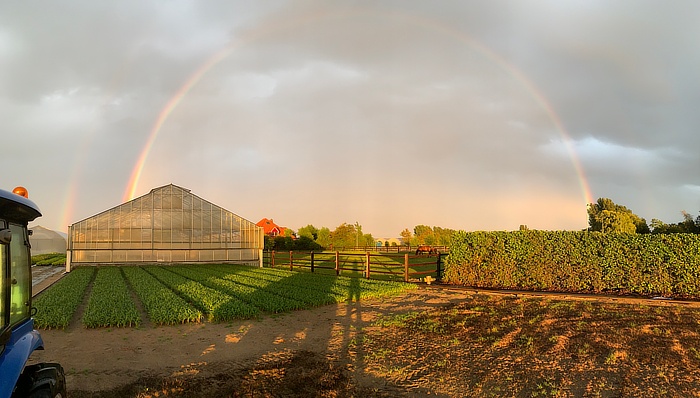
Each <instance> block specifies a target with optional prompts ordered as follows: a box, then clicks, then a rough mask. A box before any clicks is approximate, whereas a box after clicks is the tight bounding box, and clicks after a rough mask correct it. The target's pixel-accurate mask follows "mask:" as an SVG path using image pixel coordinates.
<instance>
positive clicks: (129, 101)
mask: <svg viewBox="0 0 700 398" xmlns="http://www.w3.org/2000/svg"><path fill="white" fill-rule="evenodd" d="M698 16H700V2H697V1H695V0H688V1H679V0H671V1H660V0H658V1H645V0H634V1H626V0H619V1H614V2H612V1H596V0H585V1H561V0H551V1H546V0H537V1H527V0H524V1H522V0H518V1H504V0H495V1H494V0H488V1H486V0H484V1H412V0H398V1H342V2H341V1H274V0H272V1H265V2H260V1H231V0H220V1H217V0H212V1H194V0H192V1H183V0H173V1H153V0H123V1H118V2H95V1H91V0H70V1H60V0H59V1H53V0H52V1H48V0H36V1H5V2H2V3H0V117H1V122H0V123H1V124H0V125H1V126H2V130H1V131H2V132H1V134H2V137H3V140H2V149H3V150H2V156H0V169H1V170H3V172H2V175H1V177H0V181H1V182H2V183H1V184H0V187H1V188H2V189H6V190H11V189H12V188H13V187H15V186H17V185H22V186H24V187H26V188H27V189H28V191H29V195H30V199H32V200H33V201H34V202H35V203H37V204H38V205H39V207H40V208H41V210H42V213H43V216H42V217H41V218H40V219H38V220H37V221H36V222H35V224H38V225H43V226H44V227H47V228H50V229H54V230H57V231H62V232H65V231H67V228H68V225H70V224H73V223H75V222H77V221H80V220H82V219H85V218H88V217H90V216H92V215H95V214H97V213H100V212H102V211H104V210H107V209H109V208H112V207H114V206H117V205H119V204H121V203H123V202H125V201H127V200H130V199H132V198H135V197H138V196H141V195H144V194H146V193H148V192H150V190H151V189H153V188H157V187H160V186H163V185H167V184H171V183H172V184H175V185H178V186H181V187H183V188H186V189H189V190H191V191H192V193H194V194H195V195H197V196H200V197H202V198H204V199H206V200H209V201H211V202H213V203H215V204H217V205H219V206H221V207H223V208H225V209H227V210H229V211H232V212H233V213H236V214H238V215H239V216H241V217H243V218H246V219H248V220H250V221H253V222H257V221H259V220H260V219H262V218H263V217H266V218H272V219H274V220H275V222H276V223H277V224H279V225H281V226H285V227H288V228H291V229H293V230H297V229H299V228H301V227H303V226H306V225H309V224H311V225H314V226H316V227H318V228H320V227H328V228H330V229H331V230H333V229H335V227H337V226H338V225H340V224H342V223H348V224H355V223H359V224H360V225H361V226H362V229H363V232H364V233H371V234H372V235H373V236H375V237H396V236H399V234H400V232H401V231H402V230H403V229H405V228H408V229H409V230H412V229H413V227H414V226H416V225H428V226H439V227H443V228H451V229H456V230H467V231H473V230H515V229H518V228H519V226H520V225H527V226H528V227H529V228H530V229H544V230H579V229H584V228H586V226H587V215H586V204H587V203H590V202H592V201H595V200H596V199H597V198H601V197H606V198H610V199H612V200H613V201H614V202H615V203H618V204H622V205H624V206H627V207H628V208H629V209H631V210H632V211H633V212H634V213H636V214H638V215H639V216H641V217H644V218H646V219H647V221H648V222H650V221H651V219H653V218H656V219H660V220H662V221H664V222H666V223H674V222H679V221H682V219H683V217H682V215H681V211H687V212H689V213H690V214H692V215H695V216H697V215H699V214H700V173H699V172H698V170H700V150H699V149H700V131H698V127H699V126H700V112H698V109H700V78H698V73H699V72H698V71H700V42H699V41H698V38H699V37H700V24H698V23H697V19H698Z"/></svg>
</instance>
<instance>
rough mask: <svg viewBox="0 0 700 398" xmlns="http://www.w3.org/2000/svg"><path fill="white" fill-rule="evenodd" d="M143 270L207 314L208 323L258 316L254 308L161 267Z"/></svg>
mask: <svg viewBox="0 0 700 398" xmlns="http://www.w3.org/2000/svg"><path fill="white" fill-rule="evenodd" d="M144 269H145V270H146V271H147V272H149V273H150V274H151V275H153V276H154V277H156V279H158V280H159V281H161V282H162V283H163V284H165V285H166V286H168V287H169V288H171V289H173V290H174V291H175V292H177V293H178V294H179V295H180V296H181V297H183V298H184V299H186V300H188V301H189V302H190V303H192V305H194V306H195V307H197V308H198V309H200V310H201V311H203V312H204V313H205V314H207V318H208V319H209V320H210V321H216V322H224V321H230V320H233V319H247V318H253V317H255V316H257V315H258V314H259V310H258V309H257V308H256V307H253V306H251V305H249V304H247V303H245V302H243V301H241V300H239V299H237V298H235V297H232V296H231V295H228V294H225V293H223V292H220V291H218V290H215V289H212V288H210V287H207V286H204V285H202V284H201V283H199V282H195V281H193V280H191V279H188V278H185V277H184V276H182V275H179V274H176V273H174V272H172V271H169V270H167V269H165V268H163V267H145V268H144Z"/></svg>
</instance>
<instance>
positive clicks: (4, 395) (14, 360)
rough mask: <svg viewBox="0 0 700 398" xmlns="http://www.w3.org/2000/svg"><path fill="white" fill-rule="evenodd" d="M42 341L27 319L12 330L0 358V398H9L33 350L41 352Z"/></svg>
mask: <svg viewBox="0 0 700 398" xmlns="http://www.w3.org/2000/svg"><path fill="white" fill-rule="evenodd" d="M43 349H44V341H43V340H42V339H41V335H39V332H37V331H36V330H34V322H33V320H32V319H29V320H27V321H25V322H23V323H21V324H20V325H18V326H17V327H16V328H15V329H14V330H12V335H11V336H10V340H9V341H8V342H7V344H5V351H4V352H3V353H2V356H0V398H9V397H10V396H11V395H12V391H13V390H14V388H15V385H16V384H17V380H18V379H19V376H20V374H22V370H23V369H24V365H25V364H26V363H27V359H29V356H30V355H31V354H32V352H34V350H43Z"/></svg>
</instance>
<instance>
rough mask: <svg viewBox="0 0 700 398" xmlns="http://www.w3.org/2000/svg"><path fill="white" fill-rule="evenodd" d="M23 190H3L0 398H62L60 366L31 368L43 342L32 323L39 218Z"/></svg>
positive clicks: (0, 208)
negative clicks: (33, 245) (34, 235)
mask: <svg viewBox="0 0 700 398" xmlns="http://www.w3.org/2000/svg"><path fill="white" fill-rule="evenodd" d="M27 196H28V195H27V191H26V189H24V188H21V187H18V188H15V190H14V191H13V192H8V191H5V190H0V398H10V397H64V396H65V395H66V392H65V391H66V390H65V376H64V373H63V368H62V367H61V366H60V365H59V364H55V363H53V364H51V363H42V364H36V365H31V366H27V360H28V359H29V356H30V355H31V353H32V352H34V350H43V349H44V342H43V340H42V339H41V336H40V335H39V332H37V331H36V330H34V320H33V319H32V271H31V263H32V261H31V252H30V245H29V235H30V234H31V231H29V230H28V228H27V225H28V223H29V222H31V221H33V220H34V219H36V218H37V217H40V216H41V212H40V211H39V208H38V207H37V206H36V205H35V204H34V203H33V202H32V201H31V200H29V199H28V198H27Z"/></svg>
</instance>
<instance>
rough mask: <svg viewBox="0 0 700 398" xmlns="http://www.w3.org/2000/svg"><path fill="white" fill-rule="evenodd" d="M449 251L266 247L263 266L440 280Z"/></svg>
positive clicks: (406, 278) (370, 276) (339, 273)
mask: <svg viewBox="0 0 700 398" xmlns="http://www.w3.org/2000/svg"><path fill="white" fill-rule="evenodd" d="M443 256H445V254H442V253H440V252H438V253H436V254H430V255H428V254H423V255H421V254H419V255H414V254H412V253H397V254H393V253H372V252H369V251H367V252H365V253H349V252H340V251H335V252H313V251H310V252H309V251H282V252H278V251H266V252H264V253H263V266H264V267H273V268H274V267H276V268H289V270H290V271H293V270H294V269H295V268H296V269H297V270H308V271H310V272H323V273H328V274H333V273H335V275H353V274H354V275H358V274H359V275H361V276H363V277H365V278H367V279H370V278H374V279H391V280H403V281H405V282H410V281H415V280H418V279H424V278H427V277H428V276H429V277H431V278H432V280H437V281H439V280H440V279H441V277H442V259H443Z"/></svg>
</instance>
